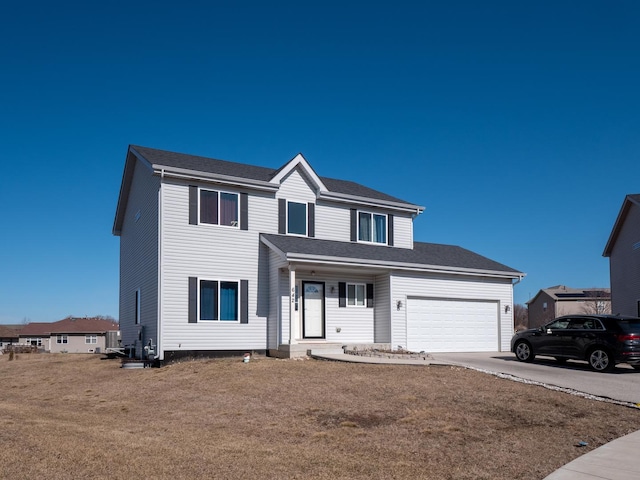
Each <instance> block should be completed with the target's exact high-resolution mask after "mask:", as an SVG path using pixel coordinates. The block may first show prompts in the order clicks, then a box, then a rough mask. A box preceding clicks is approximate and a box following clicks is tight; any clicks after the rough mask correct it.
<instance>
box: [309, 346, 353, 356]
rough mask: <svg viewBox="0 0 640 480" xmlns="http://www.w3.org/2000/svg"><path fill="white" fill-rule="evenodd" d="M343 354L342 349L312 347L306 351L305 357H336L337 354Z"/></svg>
mask: <svg viewBox="0 0 640 480" xmlns="http://www.w3.org/2000/svg"><path fill="white" fill-rule="evenodd" d="M341 353H344V349H343V348H342V347H335V346H333V347H330V346H328V347H326V348H317V347H313V348H310V349H308V350H307V355H311V356H313V355H323V354H325V355H337V354H341Z"/></svg>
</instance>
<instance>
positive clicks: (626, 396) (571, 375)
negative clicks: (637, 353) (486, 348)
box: [431, 352, 640, 404]
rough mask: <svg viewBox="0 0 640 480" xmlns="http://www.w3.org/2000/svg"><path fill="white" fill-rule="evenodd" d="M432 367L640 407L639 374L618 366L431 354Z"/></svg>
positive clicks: (494, 354) (499, 354) (495, 354)
mask: <svg viewBox="0 0 640 480" xmlns="http://www.w3.org/2000/svg"><path fill="white" fill-rule="evenodd" d="M431 356H432V357H433V361H432V363H446V364H451V365H462V366H467V367H471V368H475V369H479V370H485V371H489V372H493V373H502V374H506V375H511V376H514V377H517V378H520V379H523V380H528V381H532V382H536V383H541V384H545V385H549V386H553V387H560V388H566V389H569V390H573V391H577V392H581V393H585V394H588V395H595V396H597V397H603V398H609V399H612V400H616V401H619V402H624V403H631V404H637V403H640V371H636V370H633V369H632V368H631V367H629V366H627V365H618V366H616V368H615V371H614V372H613V373H599V372H594V371H592V370H590V368H589V366H588V364H587V363H586V362H579V361H571V360H569V361H568V362H567V363H566V364H564V365H560V364H558V363H557V362H556V361H555V360H554V359H552V358H545V357H536V359H535V361H534V362H533V363H523V362H519V361H517V360H516V357H515V355H514V354H513V353H510V352H492V353H433V354H431Z"/></svg>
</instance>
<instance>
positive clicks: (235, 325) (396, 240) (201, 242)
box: [113, 146, 524, 360]
mask: <svg viewBox="0 0 640 480" xmlns="http://www.w3.org/2000/svg"><path fill="white" fill-rule="evenodd" d="M423 210H424V207H422V206H420V205H417V204H415V203H412V202H408V201H405V200H403V199H400V198H397V197H395V196H392V195H389V194H386V193H383V192H379V191H377V190H374V189H371V188H368V187H365V186H363V185H360V184H358V183H355V182H351V181H346V180H338V179H333V178H329V177H323V176H319V175H318V174H317V173H316V172H315V170H314V169H313V168H312V167H311V165H310V164H309V163H308V162H307V160H306V159H305V158H304V157H303V156H302V155H301V154H298V155H296V156H295V157H294V158H293V159H291V160H290V161H289V162H286V163H285V164H284V165H283V166H281V167H280V168H277V169H272V168H266V167H260V166H254V165H245V164H241V163H234V162H227V161H223V160H216V159H211V158H206V157H198V156H193V155H185V154H181V153H174V152H167V151H162V150H156V149H152V148H147V147H139V146H130V147H129V149H128V152H127V156H126V160H125V166H124V173H123V177H122V183H121V188H120V195H119V199H118V205H117V208H116V215H115V220H114V225H113V233H114V235H117V236H119V237H120V328H121V333H122V343H123V345H124V346H128V347H131V348H132V349H133V350H134V351H135V352H136V356H138V357H142V356H145V355H147V356H150V355H153V356H155V357H157V358H158V359H160V360H167V359H171V358H176V357H178V356H181V355H194V354H195V355H197V354H214V353H216V354H217V353H222V354H231V353H244V352H251V351H255V352H266V353H268V354H270V355H274V356H280V357H291V356H298V355H304V354H306V353H307V352H308V351H309V350H314V349H325V351H330V350H331V349H339V350H340V349H341V348H342V346H344V345H360V346H368V347H374V346H377V347H384V348H393V349H396V348H398V347H402V348H406V349H409V350H417V351H431V352H436V351H459V352H462V351H500V350H502V351H508V349H509V341H510V338H511V336H512V333H513V285H514V282H517V281H519V280H520V279H522V277H523V276H524V274H523V273H522V272H520V271H518V270H515V269H513V268H510V267H508V266H506V265H503V264H501V263H499V262H496V261H494V260H491V259H488V258H486V257H483V256H481V255H478V254H476V253H473V252H471V251H469V250H466V249H464V248H461V247H457V246H451V245H439V244H432V243H422V242H415V241H414V238H413V222H414V221H415V220H416V218H417V217H418V216H419V215H420V214H421V213H422V212H423Z"/></svg>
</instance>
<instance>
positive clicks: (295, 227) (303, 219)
mask: <svg viewBox="0 0 640 480" xmlns="http://www.w3.org/2000/svg"><path fill="white" fill-rule="evenodd" d="M287 233H291V234H293V235H306V234H307V204H306V203H297V202H287Z"/></svg>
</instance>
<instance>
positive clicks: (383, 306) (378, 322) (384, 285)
mask: <svg viewBox="0 0 640 480" xmlns="http://www.w3.org/2000/svg"><path fill="white" fill-rule="evenodd" d="M390 285H391V282H390V281H389V275H386V274H384V275H378V276H376V278H375V288H374V290H375V292H374V296H373V305H374V341H375V342H376V343H389V342H391V308H392V305H391V297H390V296H389V293H390V292H389V289H390Z"/></svg>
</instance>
